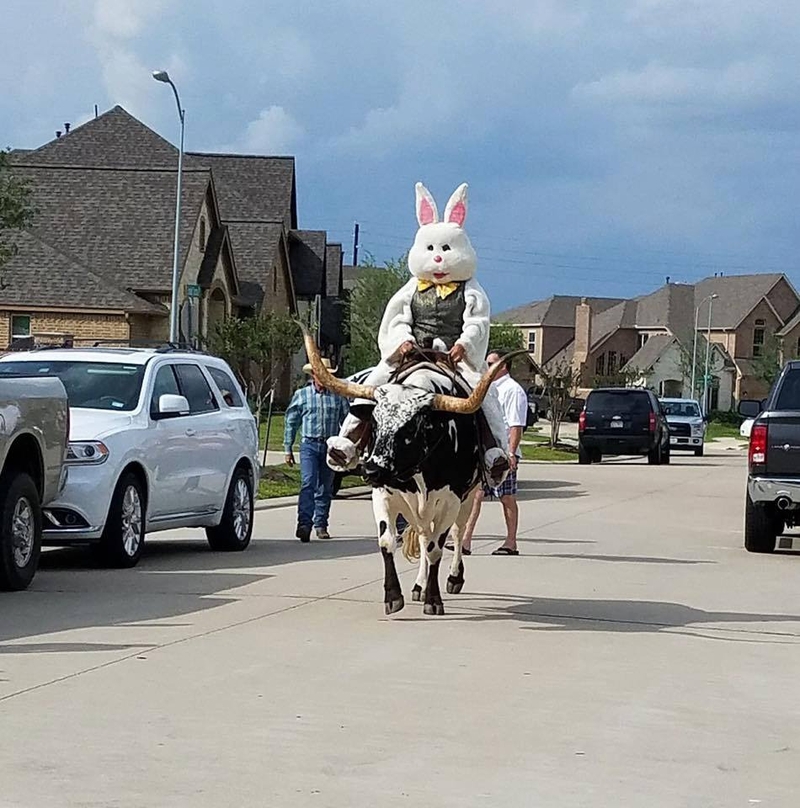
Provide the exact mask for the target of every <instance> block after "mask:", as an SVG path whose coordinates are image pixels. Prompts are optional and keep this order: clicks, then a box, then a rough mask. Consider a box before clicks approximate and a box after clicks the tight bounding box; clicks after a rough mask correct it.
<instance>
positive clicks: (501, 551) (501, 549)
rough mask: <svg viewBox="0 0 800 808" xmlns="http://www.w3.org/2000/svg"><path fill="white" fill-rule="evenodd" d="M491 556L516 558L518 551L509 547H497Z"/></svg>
mask: <svg viewBox="0 0 800 808" xmlns="http://www.w3.org/2000/svg"><path fill="white" fill-rule="evenodd" d="M492 555H505V556H518V555H519V550H512V549H511V548H510V547H498V548H497V549H496V550H494V551H493V552H492Z"/></svg>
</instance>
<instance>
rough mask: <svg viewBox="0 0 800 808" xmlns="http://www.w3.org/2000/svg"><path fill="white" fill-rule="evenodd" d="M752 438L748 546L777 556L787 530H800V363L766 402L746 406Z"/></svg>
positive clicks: (788, 369) (791, 367) (741, 407)
mask: <svg viewBox="0 0 800 808" xmlns="http://www.w3.org/2000/svg"><path fill="white" fill-rule="evenodd" d="M739 414H740V415H744V416H745V417H746V418H755V419H756V420H755V421H754V423H753V427H752V430H751V432H750V450H749V457H748V476H747V501H746V504H745V524H744V546H745V548H746V549H747V550H749V551H750V552H751V553H771V552H772V551H773V550H774V549H775V543H776V540H777V537H778V536H779V535H780V534H781V533H783V531H784V530H785V529H786V528H787V527H794V526H796V525H800V361H796V362H789V363H787V364H786V366H785V367H784V368H783V370H782V371H781V374H780V376H779V377H778V379H777V381H776V382H775V384H774V385H773V387H772V390H771V392H770V394H769V396H768V397H767V398H766V399H765V400H764V401H741V402H740V403H739Z"/></svg>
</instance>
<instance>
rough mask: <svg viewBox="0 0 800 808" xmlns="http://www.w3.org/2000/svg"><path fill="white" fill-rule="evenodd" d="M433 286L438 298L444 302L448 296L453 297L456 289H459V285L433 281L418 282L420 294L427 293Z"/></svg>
mask: <svg viewBox="0 0 800 808" xmlns="http://www.w3.org/2000/svg"><path fill="white" fill-rule="evenodd" d="M431 286H435V287H436V297H438V298H441V299H442V300H444V299H445V298H446V297H447V296H448V295H452V294H453V292H455V290H456V289H458V284H457V283H434V282H433V281H423V280H418V281H417V290H418V291H420V292H425V291H427V290H428V289H430V288H431Z"/></svg>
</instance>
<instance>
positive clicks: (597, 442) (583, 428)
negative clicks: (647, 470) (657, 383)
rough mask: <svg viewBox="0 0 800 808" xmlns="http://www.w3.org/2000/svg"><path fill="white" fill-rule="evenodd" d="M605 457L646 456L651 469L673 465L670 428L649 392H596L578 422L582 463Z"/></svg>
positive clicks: (579, 455)
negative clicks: (653, 466)
mask: <svg viewBox="0 0 800 808" xmlns="http://www.w3.org/2000/svg"><path fill="white" fill-rule="evenodd" d="M603 455H646V456H647V461H648V463H650V465H660V464H662V463H669V461H670V443H669V425H668V424H667V419H666V416H665V415H664V412H663V411H662V409H661V405H660V404H659V402H658V399H657V398H656V396H655V395H654V394H653V393H651V392H650V391H649V390H642V389H633V388H608V389H598V390H592V392H591V393H589V396H588V398H587V399H586V406H585V408H584V410H583V412H582V413H581V414H580V418H579V420H578V462H579V463H582V464H584V465H586V464H588V463H599V462H600V461H601V460H602V458H603Z"/></svg>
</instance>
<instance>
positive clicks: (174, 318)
mask: <svg viewBox="0 0 800 808" xmlns="http://www.w3.org/2000/svg"><path fill="white" fill-rule="evenodd" d="M153 78H154V79H155V80H156V81H162V82H164V84H169V86H170V87H172V92H173V93H175V103H176V104H177V106H178V117H179V118H180V120H181V146H180V149H179V150H178V190H177V192H176V198H175V237H174V243H173V250H172V302H171V304H170V310H169V341H170V342H171V343H173V344H174V343H176V342H177V341H178V283H179V281H180V277H179V274H178V253H179V243H178V240H179V238H180V225H181V180H182V178H183V133H184V124H185V122H186V110H184V109H183V107H181V99H180V96H179V95H178V88H177V87H176V86H175V83H174V82H173V81H172V79H171V78H170V77H169V73H167V71H166V70H154V71H153Z"/></svg>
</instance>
